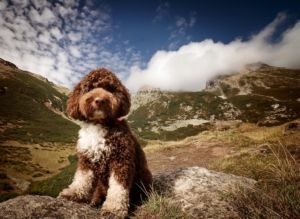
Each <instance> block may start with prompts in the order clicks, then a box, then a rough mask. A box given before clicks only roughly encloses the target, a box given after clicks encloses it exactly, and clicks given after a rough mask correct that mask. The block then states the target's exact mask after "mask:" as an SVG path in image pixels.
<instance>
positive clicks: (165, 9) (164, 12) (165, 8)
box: [152, 2, 170, 23]
mask: <svg viewBox="0 0 300 219" xmlns="http://www.w3.org/2000/svg"><path fill="white" fill-rule="evenodd" d="M169 8H170V3H169V2H165V3H164V4H160V5H159V6H158V7H157V9H156V13H157V14H156V16H155V18H154V19H153V21H152V22H153V23H156V22H158V21H161V20H163V19H164V17H166V16H168V15H169Z"/></svg>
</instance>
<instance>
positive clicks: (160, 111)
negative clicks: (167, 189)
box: [128, 63, 300, 140]
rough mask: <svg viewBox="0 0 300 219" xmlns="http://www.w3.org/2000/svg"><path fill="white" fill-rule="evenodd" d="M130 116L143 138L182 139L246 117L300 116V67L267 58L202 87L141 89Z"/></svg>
mask: <svg viewBox="0 0 300 219" xmlns="http://www.w3.org/2000/svg"><path fill="white" fill-rule="evenodd" d="M132 103H133V107H132V110H131V113H130V115H129V116H128V120H129V122H130V123H131V126H132V127H133V129H134V131H135V133H136V134H137V135H139V137H141V138H144V139H160V140H177V139H183V138H185V137H187V136H192V135H195V134H197V133H199V132H201V131H204V130H208V129H211V128H217V129H227V128H230V127H232V126H236V125H239V124H240V123H241V122H248V123H255V124H258V125H262V126H274V125H280V124H283V123H286V122H289V121H292V120H295V119H297V118H299V117H300V111H299V110H298V109H299V108H300V70H299V69H298V70H295V69H286V68H278V67H273V66H268V65H266V64H263V63H255V64H252V65H248V66H246V67H245V69H244V70H243V71H242V72H240V73H236V74H233V75H227V76H226V75H225V76H219V77H216V78H213V79H211V80H209V81H208V82H207V88H206V89H205V90H203V91H199V92H167V91H161V90H159V89H154V88H150V87H143V88H141V89H140V90H139V91H138V92H137V94H136V95H134V96H133V97H132Z"/></svg>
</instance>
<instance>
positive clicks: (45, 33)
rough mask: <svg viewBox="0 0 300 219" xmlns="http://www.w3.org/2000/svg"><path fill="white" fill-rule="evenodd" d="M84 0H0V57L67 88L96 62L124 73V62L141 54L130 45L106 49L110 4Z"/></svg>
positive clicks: (125, 64) (133, 59)
mask: <svg viewBox="0 0 300 219" xmlns="http://www.w3.org/2000/svg"><path fill="white" fill-rule="evenodd" d="M85 3H86V5H81V4H80V5H79V1H77V0H67V1H58V2H57V3H55V4H53V3H52V1H50V0H48V1H39V0H30V1H29V0H26V1H25V0H13V1H10V4H8V1H7V0H2V1H1V3H0V30H1V31H0V57H1V58H3V59H5V60H8V61H11V62H13V63H15V64H16V65H17V66H18V67H19V68H20V69H24V70H27V71H31V72H33V73H37V74H41V75H43V76H44V77H47V78H48V79H49V80H50V81H53V82H55V83H58V84H60V85H63V86H66V87H69V88H72V87H73V86H74V84H75V83H77V82H78V81H79V80H80V78H81V77H82V75H84V74H86V73H87V72H89V71H90V70H91V69H93V68H97V67H100V66H103V67H107V68H109V69H111V70H112V71H115V72H116V73H118V71H120V74H121V77H122V78H124V75H125V74H126V72H127V73H128V72H129V66H130V65H132V64H133V63H134V64H135V65H136V64H138V63H139V59H141V57H139V56H137V55H136V54H135V52H134V51H133V50H132V51H130V52H126V51H125V49H124V51H123V53H121V52H119V51H117V52H115V53H113V52H112V51H108V50H107V47H108V46H109V44H110V43H111V42H112V41H113V37H112V36H111V27H112V25H111V23H112V21H111V15H110V8H109V7H108V6H106V5H101V4H97V7H95V6H94V5H93V2H92V1H85ZM123 42H124V41H121V42H120V44H122V45H123ZM127 44H129V41H128V43H127ZM124 54H126V56H125V55H124Z"/></svg>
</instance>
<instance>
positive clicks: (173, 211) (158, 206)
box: [130, 191, 188, 219]
mask: <svg viewBox="0 0 300 219" xmlns="http://www.w3.org/2000/svg"><path fill="white" fill-rule="evenodd" d="M147 196H148V200H147V202H144V204H143V205H142V206H140V207H138V209H137V210H136V211H135V212H134V215H132V216H131V217H130V218H134V219H144V218H149V219H161V218H163V219H173V218H175V219H185V218H188V216H187V215H185V214H184V213H183V212H181V210H180V206H179V204H176V203H174V201H172V200H171V199H169V198H166V197H164V196H161V195H159V194H158V193H156V192H155V191H152V192H151V193H148V194H147Z"/></svg>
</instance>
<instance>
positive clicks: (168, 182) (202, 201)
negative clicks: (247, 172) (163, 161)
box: [0, 167, 256, 219]
mask: <svg viewBox="0 0 300 219" xmlns="http://www.w3.org/2000/svg"><path fill="white" fill-rule="evenodd" d="M255 182H256V181H254V180H251V179H247V178H243V177H237V176H234V175H230V174H225V173H220V172H215V171H211V170H208V169H205V168H202V167H187V168H180V169H174V170H170V171H166V172H163V173H159V174H156V175H154V183H153V187H154V190H155V191H156V192H157V193H158V194H161V195H163V196H166V197H170V198H172V200H173V202H174V203H176V204H178V206H179V207H180V208H181V210H182V211H184V212H185V213H186V214H187V215H188V216H190V217H191V218H235V217H236V213H235V212H234V210H233V208H232V206H230V204H229V203H227V202H226V201H225V200H223V199H222V194H224V193H226V192H228V191H233V190H235V189H236V188H238V186H243V187H247V188H252V187H253V186H254V184H255ZM99 215H100V214H99V210H98V209H95V208H91V207H89V206H88V205H84V204H79V203H74V202H70V201H66V200H60V199H55V198H52V197H47V196H31V195H26V196H19V197H17V198H14V199H11V200H8V201H6V202H3V203H0V218H16V219H18V218H66V219H71V218H72V219H77V218H89V219H92V218H99Z"/></svg>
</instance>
